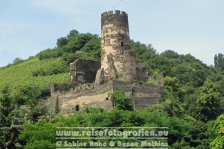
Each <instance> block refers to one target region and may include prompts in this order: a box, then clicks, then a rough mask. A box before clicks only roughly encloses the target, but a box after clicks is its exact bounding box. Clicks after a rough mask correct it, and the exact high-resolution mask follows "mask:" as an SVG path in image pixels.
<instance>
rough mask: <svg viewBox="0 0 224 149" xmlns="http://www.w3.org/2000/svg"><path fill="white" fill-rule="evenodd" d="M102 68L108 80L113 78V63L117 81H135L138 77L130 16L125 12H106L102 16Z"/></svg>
mask: <svg viewBox="0 0 224 149" xmlns="http://www.w3.org/2000/svg"><path fill="white" fill-rule="evenodd" d="M101 48H102V51H101V68H103V69H104V76H105V79H106V80H111V79H114V77H113V76H112V77H111V74H110V73H112V74H114V72H111V63H110V62H111V61H112V63H113V65H114V67H115V71H116V72H115V75H116V79H118V80H123V81H133V80H134V79H135V76H136V65H137V64H136V58H135V57H133V54H132V53H131V52H128V51H130V37H129V26H128V15H127V13H125V12H123V11H121V12H120V11H118V10H116V11H115V12H113V11H109V12H104V13H103V14H102V16H101Z"/></svg>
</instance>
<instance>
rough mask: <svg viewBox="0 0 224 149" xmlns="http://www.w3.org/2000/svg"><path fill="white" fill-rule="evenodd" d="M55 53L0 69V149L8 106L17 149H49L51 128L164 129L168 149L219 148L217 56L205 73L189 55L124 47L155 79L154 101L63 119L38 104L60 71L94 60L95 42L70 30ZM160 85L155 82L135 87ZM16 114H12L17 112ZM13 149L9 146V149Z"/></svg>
mask: <svg viewBox="0 0 224 149" xmlns="http://www.w3.org/2000/svg"><path fill="white" fill-rule="evenodd" d="M56 44H57V46H56V47H55V48H53V49H47V50H44V51H42V52H40V53H38V54H37V55H36V56H34V57H30V58H29V59H27V60H21V59H19V58H17V59H15V60H14V61H13V63H12V64H10V65H8V66H6V67H3V68H0V90H1V92H0V127H1V128H0V148H3V146H5V143H6V142H8V141H9V140H12V141H11V142H17V143H18V137H17V138H16V140H15V139H14V140H13V138H10V137H11V136H10V133H11V132H10V131H11V130H10V127H11V125H12V122H13V117H15V116H14V114H13V110H14V109H15V105H18V106H20V108H19V110H20V113H21V117H22V119H23V121H24V125H23V128H24V130H23V131H22V132H21V135H20V139H19V141H21V142H22V144H24V145H25V148H27V149H32V148H38V149H39V148H46V149H48V148H55V130H56V127H59V126H95V127H99V126H107V127H111V126H113V127H115V126H127V127H130V126H154V127H159V126H163V127H169V139H168V142H169V145H170V147H172V148H201V149H206V148H209V146H210V147H211V148H217V149H218V148H223V146H224V145H223V144H224V143H223V140H224V139H223V134H221V133H219V131H220V129H221V127H223V125H224V124H223V115H221V114H223V113H224V75H223V55H222V54H218V55H216V56H215V58H214V60H215V66H214V67H211V66H210V67H208V66H207V65H205V64H203V63H202V62H201V61H199V60H198V59H196V58H194V57H193V56H191V55H190V54H187V55H180V54H178V53H176V52H174V51H172V50H167V51H164V52H163V53H160V54H159V53H157V52H156V50H155V49H154V48H153V47H152V46H151V45H145V44H141V43H140V42H134V41H131V49H132V50H134V51H135V52H136V55H137V60H138V62H140V63H141V64H143V65H144V66H146V67H147V69H148V72H149V74H150V75H151V76H153V77H154V78H156V77H157V76H159V75H163V77H164V79H163V80H162V82H163V83H162V85H163V87H164V94H163V98H162V101H161V102H160V103H159V104H157V105H153V106H151V107H149V108H147V109H144V110H136V111H132V110H133V109H132V108H133V107H132V101H131V99H129V98H128V97H126V96H125V95H124V93H123V92H122V91H117V92H115V93H114V94H112V95H111V98H112V99H113V100H114V103H115V104H114V106H115V109H114V110H112V111H111V112H106V111H103V110H102V109H86V111H81V112H77V113H75V114H73V115H72V116H69V117H67V118H65V117H62V116H54V117H52V116H50V115H48V113H47V111H46V106H45V104H44V101H46V98H48V97H49V95H50V92H49V85H50V84H51V83H58V84H65V83H66V82H67V81H68V79H69V73H68V66H69V63H71V62H73V61H74V60H76V59H78V58H81V59H88V60H99V59H100V38H99V37H98V36H97V35H92V34H89V33H88V34H81V33H79V32H78V31H76V30H72V31H71V32H70V33H69V34H68V36H66V37H61V38H59V39H58V40H57V43H56ZM141 83H145V84H160V83H157V82H150V81H148V82H141ZM17 111H18V110H17ZM12 146H15V144H12Z"/></svg>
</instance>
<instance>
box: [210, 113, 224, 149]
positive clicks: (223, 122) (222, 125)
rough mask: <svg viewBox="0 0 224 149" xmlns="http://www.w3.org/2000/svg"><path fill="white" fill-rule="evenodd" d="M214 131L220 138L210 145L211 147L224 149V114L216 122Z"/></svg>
mask: <svg viewBox="0 0 224 149" xmlns="http://www.w3.org/2000/svg"><path fill="white" fill-rule="evenodd" d="M214 130H215V132H216V134H217V135H218V136H217V137H216V138H215V139H214V140H213V141H212V142H211V143H210V147H211V148H212V149H221V148H224V114H222V115H220V116H219V117H218V118H217V119H216V120H215V126H214Z"/></svg>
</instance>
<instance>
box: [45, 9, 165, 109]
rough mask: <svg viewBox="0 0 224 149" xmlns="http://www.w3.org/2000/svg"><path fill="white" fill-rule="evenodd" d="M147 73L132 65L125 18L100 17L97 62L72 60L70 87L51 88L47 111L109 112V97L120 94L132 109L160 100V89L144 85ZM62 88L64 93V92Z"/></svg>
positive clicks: (133, 58) (116, 15)
mask: <svg viewBox="0 0 224 149" xmlns="http://www.w3.org/2000/svg"><path fill="white" fill-rule="evenodd" d="M147 79H148V71H147V69H146V68H145V67H143V66H142V65H139V64H138V63H137V61H136V56H135V53H134V52H133V51H132V50H131V49H130V36H129V26H128V15H127V13H126V12H124V11H119V10H116V11H115V12H113V11H109V12H104V13H103V14H101V61H100V62H97V61H87V60H80V59H78V60H76V61H74V62H73V63H71V64H70V83H69V84H67V86H66V87H62V86H60V85H56V84H52V85H51V97H50V98H49V99H48V107H49V110H50V112H51V113H72V112H75V111H79V110H82V109H85V108H87V107H100V108H103V109H105V110H111V109H113V100H112V99H111V98H110V96H109V94H110V93H112V92H114V91H115V90H123V91H124V92H125V94H126V95H127V96H129V97H130V98H131V99H132V101H133V105H134V109H140V108H144V107H147V106H148V105H151V104H155V103H157V102H158V101H159V100H160V99H161V87H160V86H156V85H144V84H140V83H138V82H139V81H146V80H147ZM64 88H66V90H65V89H64Z"/></svg>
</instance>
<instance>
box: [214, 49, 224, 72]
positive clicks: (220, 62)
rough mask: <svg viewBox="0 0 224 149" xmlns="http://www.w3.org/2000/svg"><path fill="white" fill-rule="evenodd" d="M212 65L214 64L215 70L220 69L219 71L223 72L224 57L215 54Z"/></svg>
mask: <svg viewBox="0 0 224 149" xmlns="http://www.w3.org/2000/svg"><path fill="white" fill-rule="evenodd" d="M214 63H215V68H218V69H220V70H221V71H224V55H223V54H221V53H219V54H216V55H215V57H214Z"/></svg>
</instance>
